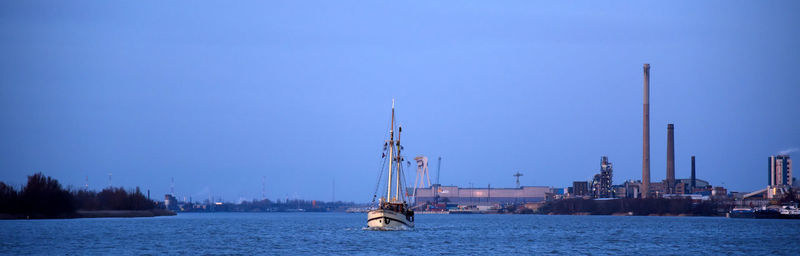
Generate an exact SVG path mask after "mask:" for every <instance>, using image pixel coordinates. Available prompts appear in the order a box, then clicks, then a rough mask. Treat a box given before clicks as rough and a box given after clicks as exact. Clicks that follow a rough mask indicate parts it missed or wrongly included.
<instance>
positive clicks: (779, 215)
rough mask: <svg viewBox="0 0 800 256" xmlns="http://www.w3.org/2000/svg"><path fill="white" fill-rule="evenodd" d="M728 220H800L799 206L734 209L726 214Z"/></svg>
mask: <svg viewBox="0 0 800 256" xmlns="http://www.w3.org/2000/svg"><path fill="white" fill-rule="evenodd" d="M726 217H728V218H745V219H800V209H798V208H797V206H788V205H785V206H780V207H766V206H765V207H761V208H734V209H733V210H731V211H730V212H728V213H727V214H726Z"/></svg>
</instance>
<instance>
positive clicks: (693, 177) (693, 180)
mask: <svg viewBox="0 0 800 256" xmlns="http://www.w3.org/2000/svg"><path fill="white" fill-rule="evenodd" d="M696 178H697V177H695V176H694V156H692V191H691V193H694V188H695V186H697V184H696V183H695V179H696Z"/></svg>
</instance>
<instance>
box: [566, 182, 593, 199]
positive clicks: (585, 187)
mask: <svg viewBox="0 0 800 256" xmlns="http://www.w3.org/2000/svg"><path fill="white" fill-rule="evenodd" d="M567 190H568V193H569V194H570V195H571V196H588V195H589V182H586V181H573V182H572V187H571V188H567Z"/></svg>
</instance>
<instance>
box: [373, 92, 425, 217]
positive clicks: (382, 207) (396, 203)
mask: <svg viewBox="0 0 800 256" xmlns="http://www.w3.org/2000/svg"><path fill="white" fill-rule="evenodd" d="M394 125H395V123H394V100H392V119H391V122H390V125H389V139H388V140H386V141H385V142H384V144H383V151H384V152H383V154H382V156H381V157H382V158H383V159H384V164H382V165H381V173H380V175H379V176H378V181H379V182H380V180H382V177H383V170H384V169H385V168H386V167H387V166H388V167H389V168H388V170H389V175H388V180H387V182H386V183H387V184H386V197H381V198H380V202H379V204H378V207H377V208H376V209H374V210H371V211H369V212H367V227H369V228H370V229H376V230H404V229H411V228H414V211H413V210H411V209H410V208H409V207H408V203H407V201H406V193H407V191H406V189H405V184H404V183H403V181H404V180H405V179H403V177H404V176H403V168H402V166H403V165H402V163H403V161H404V159H403V156H402V155H401V154H400V151H401V150H403V146H401V145H400V133H401V132H402V131H403V128H402V127H400V126H398V127H397V140H395V137H394V135H395V133H394V132H395V126H394ZM387 153H388V154H387ZM387 160H388V161H387ZM387 162H388V165H386V163H387ZM378 186H380V183H379V184H378ZM375 192H376V194H377V188H376V191H375ZM375 197H377V195H373V196H372V200H373V203H374V201H375Z"/></svg>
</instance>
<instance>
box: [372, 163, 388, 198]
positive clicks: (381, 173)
mask: <svg viewBox="0 0 800 256" xmlns="http://www.w3.org/2000/svg"><path fill="white" fill-rule="evenodd" d="M386 160H387V158H385V157H384V158H383V159H382V161H380V163H379V164H380V166H381V172H380V173H379V174H378V181H377V182H375V191H373V192H372V202H373V203H374V202H375V198H376V197H377V196H378V188H380V186H381V178H383V171H384V170H386Z"/></svg>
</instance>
